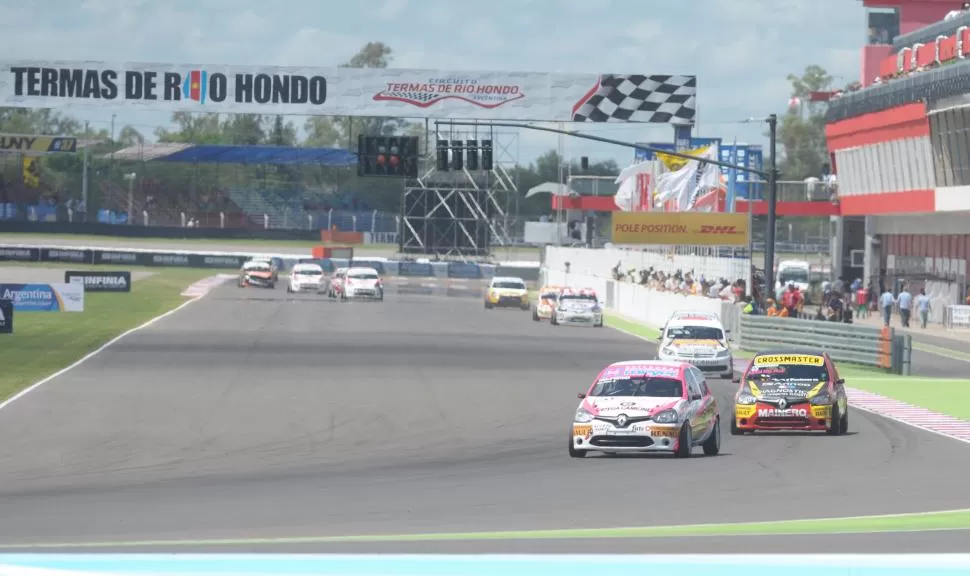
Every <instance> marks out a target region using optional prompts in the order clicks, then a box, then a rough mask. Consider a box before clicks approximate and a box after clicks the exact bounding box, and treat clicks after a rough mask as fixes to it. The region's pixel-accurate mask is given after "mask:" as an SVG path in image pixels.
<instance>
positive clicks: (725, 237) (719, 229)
mask: <svg viewBox="0 0 970 576" xmlns="http://www.w3.org/2000/svg"><path fill="white" fill-rule="evenodd" d="M749 234H750V230H749V229H748V215H747V214H718V213H703V212H614V213H613V237H612V241H613V243H614V244H657V245H665V246H669V245H678V244H679V245H685V246H745V247H746V246H747V245H748V236H749Z"/></svg>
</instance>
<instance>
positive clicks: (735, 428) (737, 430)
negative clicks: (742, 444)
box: [731, 418, 744, 436]
mask: <svg viewBox="0 0 970 576" xmlns="http://www.w3.org/2000/svg"><path fill="white" fill-rule="evenodd" d="M731 436H744V430H742V429H740V428H738V421H737V420H735V419H734V418H731Z"/></svg>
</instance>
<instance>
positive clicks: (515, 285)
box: [485, 276, 532, 310]
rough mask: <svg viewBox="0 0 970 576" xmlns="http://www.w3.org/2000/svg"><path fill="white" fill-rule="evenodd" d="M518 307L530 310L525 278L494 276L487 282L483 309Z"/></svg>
mask: <svg viewBox="0 0 970 576" xmlns="http://www.w3.org/2000/svg"><path fill="white" fill-rule="evenodd" d="M492 308H519V309H522V310H531V309H532V307H531V306H530V305H529V288H528V287H527V286H526V284H525V280H523V279H521V278H516V277H514V276H496V277H494V278H492V281H491V282H489V284H488V290H487V291H486V293H485V309H486V310H491V309H492Z"/></svg>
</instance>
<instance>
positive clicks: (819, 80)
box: [778, 65, 833, 180]
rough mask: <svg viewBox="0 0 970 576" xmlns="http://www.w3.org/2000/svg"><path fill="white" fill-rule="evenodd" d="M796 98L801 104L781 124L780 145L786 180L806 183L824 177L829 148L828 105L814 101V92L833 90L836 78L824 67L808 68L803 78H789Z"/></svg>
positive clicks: (779, 129) (784, 178)
mask: <svg viewBox="0 0 970 576" xmlns="http://www.w3.org/2000/svg"><path fill="white" fill-rule="evenodd" d="M788 81H789V82H791V87H792V92H791V95H792V97H793V98H797V99H798V101H799V102H800V105H799V106H797V107H793V108H792V107H790V108H789V109H788V112H787V113H786V114H785V115H784V116H782V117H781V119H780V122H779V123H778V144H779V145H780V147H781V150H782V151H783V154H784V156H783V157H781V158H779V170H780V171H781V177H782V179H783V180H804V179H805V178H808V177H810V176H814V177H820V176H821V175H822V165H823V164H825V163H826V162H827V156H828V153H827V151H826V148H825V109H826V104H825V102H811V101H810V95H811V94H812V93H813V92H827V91H829V90H831V89H832V81H833V78H832V76H830V75H829V73H828V72H826V71H825V69H824V68H822V67H821V66H816V65H811V66H808V67H807V68H805V71H804V72H803V73H802V75H801V76H797V75H795V74H789V75H788Z"/></svg>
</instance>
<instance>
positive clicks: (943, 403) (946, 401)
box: [605, 313, 970, 420]
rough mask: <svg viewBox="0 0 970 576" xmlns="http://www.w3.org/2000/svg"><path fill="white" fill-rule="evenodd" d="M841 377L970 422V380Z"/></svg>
mask: <svg viewBox="0 0 970 576" xmlns="http://www.w3.org/2000/svg"><path fill="white" fill-rule="evenodd" d="M605 323H606V325H607V326H610V327H612V328H616V329H618V330H622V331H624V332H629V333H630V334H633V335H636V336H640V337H642V338H646V339H648V340H655V339H656V338H657V337H658V336H659V335H660V331H659V330H657V329H654V328H651V327H649V326H645V325H643V324H641V323H638V322H635V321H632V320H630V319H628V318H624V317H622V316H618V315H616V314H611V313H607V314H606V322H605ZM734 355H735V357H736V358H751V357H752V356H753V355H754V353H753V352H749V351H747V350H735V351H734ZM837 364H838V369H839V374H840V375H841V376H842V377H844V378H845V379H846V384H847V385H849V386H851V387H852V388H857V389H859V390H865V391H867V392H872V393H874V394H880V395H882V396H886V397H887V398H893V399H895V400H899V401H900V402H906V403H907V404H912V405H914V406H920V407H923V408H926V409H927V410H933V411H934V412H939V413H941V414H947V415H950V416H953V417H955V418H963V419H966V420H970V379H952V380H951V379H939V378H920V377H915V376H899V375H896V374H887V373H885V372H883V371H882V370H879V369H878V368H870V367H867V366H859V365H856V364H848V363H845V362H840V363H837Z"/></svg>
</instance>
